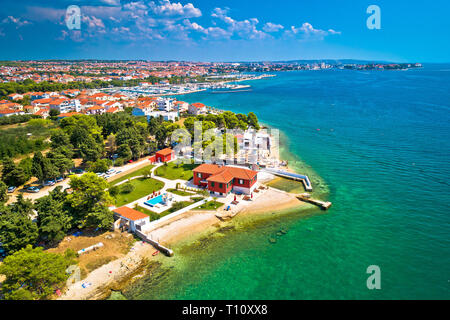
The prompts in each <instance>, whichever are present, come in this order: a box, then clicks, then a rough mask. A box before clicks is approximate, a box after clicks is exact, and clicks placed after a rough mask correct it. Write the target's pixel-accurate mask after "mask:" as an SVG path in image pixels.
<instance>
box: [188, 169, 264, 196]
mask: <svg viewBox="0 0 450 320" xmlns="http://www.w3.org/2000/svg"><path fill="white" fill-rule="evenodd" d="M192 171H193V173H194V184H195V185H197V186H202V187H206V188H207V189H208V190H209V192H214V193H215V194H219V195H221V196H222V195H227V194H229V193H230V192H231V191H234V192H239V193H245V194H250V193H252V192H253V190H254V189H255V187H256V181H257V179H258V172H256V171H254V170H250V169H245V168H237V167H229V166H219V165H216V164H206V163H205V164H202V165H199V166H198V167H197V168H195V169H194V170H192Z"/></svg>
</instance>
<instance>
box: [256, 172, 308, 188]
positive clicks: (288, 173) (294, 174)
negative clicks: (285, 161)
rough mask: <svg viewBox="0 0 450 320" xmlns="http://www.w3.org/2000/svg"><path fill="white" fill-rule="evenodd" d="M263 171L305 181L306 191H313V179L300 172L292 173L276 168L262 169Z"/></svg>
mask: <svg viewBox="0 0 450 320" xmlns="http://www.w3.org/2000/svg"><path fill="white" fill-rule="evenodd" d="M262 171H265V172H268V173H271V174H274V175H276V176H279V177H283V178H287V179H291V180H295V181H301V182H302V183H303V186H304V187H305V190H306V191H312V185H311V181H310V180H309V178H308V176H305V175H302V174H298V173H292V172H287V171H282V170H275V169H268V168H265V169H262Z"/></svg>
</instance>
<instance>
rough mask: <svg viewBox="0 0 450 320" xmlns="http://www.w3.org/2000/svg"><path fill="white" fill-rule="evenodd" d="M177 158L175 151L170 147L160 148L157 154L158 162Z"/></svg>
mask: <svg viewBox="0 0 450 320" xmlns="http://www.w3.org/2000/svg"><path fill="white" fill-rule="evenodd" d="M174 158H175V152H174V151H173V150H172V149H170V148H165V149H162V150H159V151H157V152H156V154H155V159H156V162H167V161H170V160H173V159H174Z"/></svg>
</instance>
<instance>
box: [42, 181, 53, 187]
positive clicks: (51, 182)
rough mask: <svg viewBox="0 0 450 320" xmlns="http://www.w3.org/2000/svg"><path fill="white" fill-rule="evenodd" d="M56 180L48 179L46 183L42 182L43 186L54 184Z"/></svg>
mask: <svg viewBox="0 0 450 320" xmlns="http://www.w3.org/2000/svg"><path fill="white" fill-rule="evenodd" d="M55 183H56V182H55V180H46V181H44V183H43V184H42V185H43V186H54V185H55Z"/></svg>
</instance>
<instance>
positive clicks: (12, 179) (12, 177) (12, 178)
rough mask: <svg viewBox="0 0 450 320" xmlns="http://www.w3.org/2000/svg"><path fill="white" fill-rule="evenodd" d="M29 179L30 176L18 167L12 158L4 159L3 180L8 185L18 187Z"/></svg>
mask: <svg viewBox="0 0 450 320" xmlns="http://www.w3.org/2000/svg"><path fill="white" fill-rule="evenodd" d="M28 179H29V177H28V176H27V175H26V174H25V172H24V170H23V169H22V168H21V167H17V166H16V164H15V163H14V162H13V161H12V160H11V159H10V158H6V159H4V160H3V170H2V180H3V182H5V183H6V184H7V185H8V186H14V187H18V186H20V185H22V184H24V183H25V182H27V181H28Z"/></svg>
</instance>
